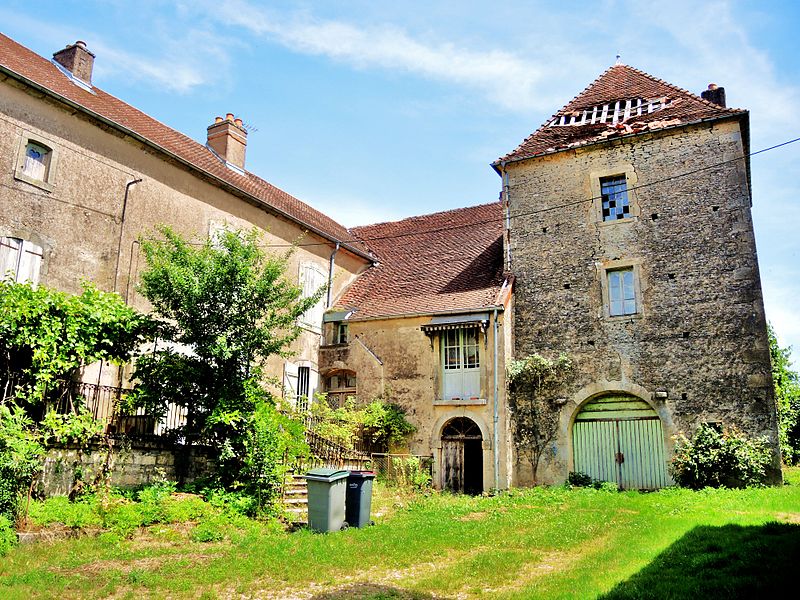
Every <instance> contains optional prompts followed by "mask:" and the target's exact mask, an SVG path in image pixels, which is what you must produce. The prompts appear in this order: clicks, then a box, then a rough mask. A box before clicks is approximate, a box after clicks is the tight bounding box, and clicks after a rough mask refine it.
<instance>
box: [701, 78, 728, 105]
mask: <svg viewBox="0 0 800 600" xmlns="http://www.w3.org/2000/svg"><path fill="white" fill-rule="evenodd" d="M700 95H701V96H702V97H703V100H708V101H709V102H713V103H714V104H718V105H719V106H721V107H722V108H725V88H724V87H719V86H718V85H717V84H716V83H709V84H708V89H707V90H706V91H705V92H703V93H702V94H700Z"/></svg>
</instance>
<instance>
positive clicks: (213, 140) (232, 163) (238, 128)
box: [206, 113, 247, 170]
mask: <svg viewBox="0 0 800 600" xmlns="http://www.w3.org/2000/svg"><path fill="white" fill-rule="evenodd" d="M206 146H208V147H209V148H210V149H211V150H213V151H214V152H215V153H216V154H217V155H218V156H219V157H220V158H221V159H222V160H224V161H225V164H226V165H228V166H229V167H232V168H234V169H242V170H244V158H245V152H246V150H247V131H246V130H245V129H244V128H243V127H242V120H241V119H236V120H234V118H233V113H228V114H226V115H225V118H224V119H223V118H222V117H217V118H215V119H214V123H212V124H211V125H209V126H208V141H207V142H206Z"/></svg>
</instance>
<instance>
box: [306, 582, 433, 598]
mask: <svg viewBox="0 0 800 600" xmlns="http://www.w3.org/2000/svg"><path fill="white" fill-rule="evenodd" d="M436 597H437V596H432V595H430V594H427V593H425V592H413V591H411V590H404V589H401V588H396V587H391V586H388V585H378V584H375V583H354V584H351V585H347V586H344V587H341V588H339V589H337V590H332V591H329V592H322V593H321V594H317V595H315V596H313V597H312V599H311V600H345V599H347V600H431V599H433V598H436Z"/></svg>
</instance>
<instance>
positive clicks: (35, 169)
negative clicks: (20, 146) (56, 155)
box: [22, 142, 53, 181]
mask: <svg viewBox="0 0 800 600" xmlns="http://www.w3.org/2000/svg"><path fill="white" fill-rule="evenodd" d="M52 155H53V152H52V150H50V148H48V147H46V146H42V145H41V144H37V143H35V142H28V144H27V145H26V146H25V161H24V162H23V163H22V173H23V174H24V175H26V176H27V177H30V178H31V179H36V180H38V181H47V176H48V174H49V170H50V157H51V156H52Z"/></svg>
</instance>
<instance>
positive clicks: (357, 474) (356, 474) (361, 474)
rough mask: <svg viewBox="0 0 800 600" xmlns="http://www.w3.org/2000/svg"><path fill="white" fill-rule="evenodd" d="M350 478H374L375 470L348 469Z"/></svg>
mask: <svg viewBox="0 0 800 600" xmlns="http://www.w3.org/2000/svg"><path fill="white" fill-rule="evenodd" d="M348 477H349V478H350V479H375V471H350V475H349V476H348Z"/></svg>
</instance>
